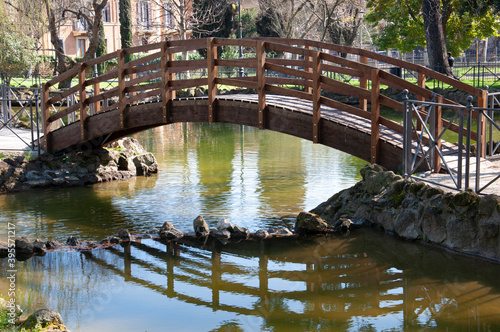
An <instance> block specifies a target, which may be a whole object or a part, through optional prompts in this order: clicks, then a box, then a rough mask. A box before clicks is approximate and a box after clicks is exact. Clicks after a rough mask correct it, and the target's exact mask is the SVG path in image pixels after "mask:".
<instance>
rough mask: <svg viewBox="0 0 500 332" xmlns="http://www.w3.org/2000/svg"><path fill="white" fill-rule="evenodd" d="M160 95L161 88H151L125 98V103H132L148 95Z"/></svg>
mask: <svg viewBox="0 0 500 332" xmlns="http://www.w3.org/2000/svg"><path fill="white" fill-rule="evenodd" d="M160 95H161V89H156V90H151V91H147V92H143V93H137V94H136V95H134V96H131V97H128V98H126V104H132V103H134V102H136V101H139V100H144V99H146V98H149V97H154V96H160Z"/></svg>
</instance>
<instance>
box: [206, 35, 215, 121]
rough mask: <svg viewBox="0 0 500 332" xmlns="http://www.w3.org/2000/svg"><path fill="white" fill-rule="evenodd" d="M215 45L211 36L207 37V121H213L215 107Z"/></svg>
mask: <svg viewBox="0 0 500 332" xmlns="http://www.w3.org/2000/svg"><path fill="white" fill-rule="evenodd" d="M216 59H217V46H216V45H215V44H214V39H213V38H208V39H207V73H208V90H207V94H208V122H215V116H216V107H217V83H216V78H217V66H216V65H215V60H216Z"/></svg>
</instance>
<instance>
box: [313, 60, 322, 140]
mask: <svg viewBox="0 0 500 332" xmlns="http://www.w3.org/2000/svg"><path fill="white" fill-rule="evenodd" d="M312 69H313V91H312V93H313V143H319V141H320V137H319V136H320V120H321V58H320V52H316V53H315V54H314V55H313V68H312Z"/></svg>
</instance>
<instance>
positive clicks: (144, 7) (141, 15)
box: [137, 1, 152, 30]
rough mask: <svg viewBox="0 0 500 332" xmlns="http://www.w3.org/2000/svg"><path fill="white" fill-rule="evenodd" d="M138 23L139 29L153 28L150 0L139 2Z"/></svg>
mask: <svg viewBox="0 0 500 332" xmlns="http://www.w3.org/2000/svg"><path fill="white" fill-rule="evenodd" d="M137 24H138V26H139V29H142V30H151V28H152V21H151V5H150V3H149V1H139V2H138V3H137Z"/></svg>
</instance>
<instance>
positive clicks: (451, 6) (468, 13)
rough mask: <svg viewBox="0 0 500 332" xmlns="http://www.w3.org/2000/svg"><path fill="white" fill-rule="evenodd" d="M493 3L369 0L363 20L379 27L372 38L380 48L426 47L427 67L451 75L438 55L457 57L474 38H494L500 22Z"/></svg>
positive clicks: (405, 49)
mask: <svg viewBox="0 0 500 332" xmlns="http://www.w3.org/2000/svg"><path fill="white" fill-rule="evenodd" d="M493 1H494V0H484V1H479V0H467V1H464V0H368V2H367V6H368V8H370V13H369V14H368V15H367V16H366V20H367V21H368V22H372V23H373V24H374V25H375V26H378V29H379V33H378V36H375V39H376V44H377V45H378V46H379V47H381V48H382V49H388V48H394V49H398V50H400V51H403V52H410V51H412V50H413V49H415V48H418V47H425V46H427V47H428V49H429V61H430V65H431V66H432V67H433V68H435V69H439V68H443V66H444V68H445V70H444V72H446V73H450V71H449V68H447V67H446V66H447V65H448V64H447V61H445V57H442V56H441V53H444V55H446V52H447V51H449V52H451V53H452V54H453V55H454V56H457V55H459V53H461V52H462V51H464V50H465V49H467V48H468V47H469V45H470V44H471V42H472V40H473V39H475V38H479V39H483V38H485V37H490V36H494V35H495V36H496V35H497V31H498V30H499V29H500V23H499V21H498V17H497V16H496V15H495V14H494V13H495V12H494V7H493ZM441 30H442V36H441V32H440V31H441Z"/></svg>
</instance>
